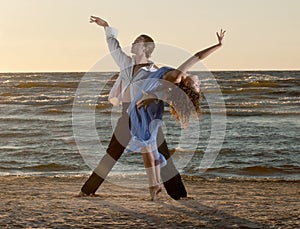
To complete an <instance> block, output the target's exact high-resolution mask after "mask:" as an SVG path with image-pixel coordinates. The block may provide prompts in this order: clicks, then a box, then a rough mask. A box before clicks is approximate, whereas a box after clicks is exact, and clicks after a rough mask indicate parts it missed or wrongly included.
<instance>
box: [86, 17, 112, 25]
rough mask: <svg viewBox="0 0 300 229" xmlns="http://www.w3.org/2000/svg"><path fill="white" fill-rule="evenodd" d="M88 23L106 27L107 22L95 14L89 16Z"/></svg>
mask: <svg viewBox="0 0 300 229" xmlns="http://www.w3.org/2000/svg"><path fill="white" fill-rule="evenodd" d="M90 23H96V24H97V25H100V26H103V27H106V26H108V23H107V22H106V21H104V20H103V19H101V18H99V17H96V16H91V17H90Z"/></svg>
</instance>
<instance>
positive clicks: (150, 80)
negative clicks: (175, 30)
mask: <svg viewBox="0 0 300 229" xmlns="http://www.w3.org/2000/svg"><path fill="white" fill-rule="evenodd" d="M170 70H172V68H169V67H162V68H160V69H158V70H157V71H156V72H152V73H150V74H149V76H148V77H147V79H145V80H143V82H142V84H140V86H138V87H135V88H136V90H135V92H134V94H135V98H134V99H133V101H132V102H131V104H130V105H129V107H128V110H127V112H128V114H129V116H130V131H131V135H132V139H131V141H130V143H129V146H128V149H129V150H130V151H133V152H139V151H140V150H141V148H142V147H145V146H149V145H151V149H152V153H153V154H154V159H155V160H156V161H159V164H160V165H161V167H162V166H165V165H166V159H165V158H164V156H163V155H162V154H161V153H159V151H158V146H157V132H158V129H159V127H160V126H161V125H162V117H163V112H164V102H163V101H161V100H159V101H158V102H152V103H150V105H149V106H148V107H147V108H146V109H145V108H144V107H141V108H139V109H137V107H136V103H137V101H139V100H140V99H141V98H142V96H143V93H151V92H154V91H155V90H156V89H157V88H158V87H159V86H161V85H162V84H161V81H160V79H162V78H163V76H164V74H165V73H166V72H168V71H170Z"/></svg>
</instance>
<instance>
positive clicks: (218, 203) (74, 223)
mask: <svg viewBox="0 0 300 229" xmlns="http://www.w3.org/2000/svg"><path fill="white" fill-rule="evenodd" d="M86 179H87V177H86V176H81V177H75V176H73V177H34V176H29V177H24V176H2V177H0V181H1V182H0V186H1V194H0V199H1V202H0V205H1V207H0V211H1V213H0V228H124V227H129V228H300V219H299V215H300V202H299V201H300V182H294V181H276V182H275V181H245V180H242V181H238V180H205V179H201V178H191V177H184V182H185V185H186V188H187V191H188V193H189V198H188V199H185V200H179V201H175V200H173V199H171V198H170V197H169V196H168V195H167V193H166V192H165V190H163V192H162V193H161V194H160V196H159V199H158V200H157V201H155V202H152V201H150V197H149V194H148V190H147V189H146V188H143V189H133V188H125V187H124V186H118V185H115V184H112V183H110V182H107V181H106V182H104V183H103V185H102V186H101V188H100V189H99V190H98V192H97V195H96V196H94V197H81V198H78V197H74V196H75V195H76V194H77V193H78V191H79V190H80V188H81V185H82V184H83V183H84V181H85V180H86Z"/></svg>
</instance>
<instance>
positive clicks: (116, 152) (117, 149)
mask: <svg viewBox="0 0 300 229" xmlns="http://www.w3.org/2000/svg"><path fill="white" fill-rule="evenodd" d="M123 108H124V106H123ZM125 108H126V107H125ZM125 108H124V109H123V111H125V110H126V109H125ZM130 139H131V134H130V130H129V117H128V115H127V113H124V112H123V114H122V117H121V118H120V119H119V120H118V123H117V125H116V128H115V131H114V134H113V136H112V138H111V140H110V143H109V145H108V148H107V150H106V154H105V155H104V156H103V158H102V159H101V161H100V162H99V164H98V166H97V167H96V168H95V170H94V171H93V173H92V175H91V176H90V177H89V178H88V180H87V181H86V182H85V183H84V185H83V186H82V188H81V192H83V193H84V194H87V195H90V194H95V192H96V191H97V189H98V188H99V186H100V185H101V184H102V182H103V181H104V180H105V178H106V176H107V175H108V173H109V172H110V170H111V169H112V168H113V166H114V165H115V163H116V162H117V161H118V159H119V158H120V157H121V155H122V154H123V152H124V149H125V148H126V146H127V145H128V143H129V141H130Z"/></svg>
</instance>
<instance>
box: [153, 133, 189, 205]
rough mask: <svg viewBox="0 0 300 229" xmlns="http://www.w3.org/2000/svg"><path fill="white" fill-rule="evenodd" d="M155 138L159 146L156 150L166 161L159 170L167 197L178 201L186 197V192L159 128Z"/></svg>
mask: <svg viewBox="0 0 300 229" xmlns="http://www.w3.org/2000/svg"><path fill="white" fill-rule="evenodd" d="M157 138H158V139H157V142H158V145H159V147H158V150H159V152H160V153H161V154H163V155H164V157H165V158H166V159H167V165H166V166H164V167H162V168H161V178H162V180H163V182H164V186H165V189H166V190H167V193H168V194H169V196H171V197H172V198H173V199H175V200H179V199H180V198H181V197H186V196H187V192H186V189H185V187H184V184H183V182H182V180H181V176H180V174H179V172H178V171H177V169H176V167H175V165H174V163H173V161H172V158H170V157H171V155H170V152H169V149H168V146H167V143H166V141H165V139H164V135H163V132H162V130H161V128H160V129H159V130H158V134H157Z"/></svg>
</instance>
